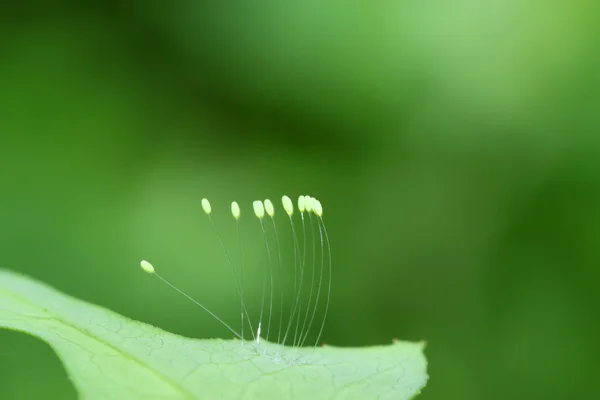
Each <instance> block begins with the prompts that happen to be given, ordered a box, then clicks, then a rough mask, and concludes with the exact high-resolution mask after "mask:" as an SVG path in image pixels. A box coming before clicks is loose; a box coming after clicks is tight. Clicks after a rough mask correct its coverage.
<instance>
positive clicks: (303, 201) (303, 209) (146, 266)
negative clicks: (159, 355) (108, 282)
mask: <svg viewBox="0 0 600 400" xmlns="http://www.w3.org/2000/svg"><path fill="white" fill-rule="evenodd" d="M201 205H202V209H203V211H204V213H205V214H206V215H207V216H208V217H209V219H210V222H211V223H212V225H213V227H214V229H215V231H216V233H217V235H218V231H217V229H216V226H215V225H214V223H213V221H212V218H211V213H212V206H211V203H210V202H209V201H208V199H206V198H204V199H202V201H201ZM281 205H282V206H283V210H284V211H285V213H286V214H287V216H288V218H289V223H290V225H289V226H290V227H291V230H292V233H293V240H294V285H293V288H292V291H293V305H292V307H291V309H290V310H289V317H288V324H287V329H286V330H285V331H284V330H283V329H282V323H283V315H281V316H280V326H279V328H280V329H279V332H278V335H277V336H278V337H277V344H286V341H287V337H288V334H289V335H291V336H290V337H292V336H293V346H292V347H301V346H303V345H304V343H305V341H306V339H307V337H308V333H309V331H310V329H311V326H312V324H313V321H314V318H315V315H316V314H317V307H318V305H319V304H318V303H319V298H320V296H321V291H322V288H323V284H324V282H323V273H324V270H325V267H324V266H325V265H327V266H328V268H327V277H328V279H327V281H328V282H327V284H326V287H327V291H326V297H325V299H326V300H325V311H324V315H323V318H322V323H321V327H320V330H319V332H318V336H317V339H316V342H315V343H314V346H316V345H317V344H318V341H319V339H320V337H321V334H322V332H323V327H324V324H325V318H326V316H327V311H328V309H329V300H330V295H331V249H330V244H329V237H328V234H327V230H326V228H325V223H324V222H323V218H322V216H323V208H322V206H321V203H320V201H319V200H317V199H315V198H314V197H310V196H299V198H298V202H297V205H296V207H297V210H298V212H299V214H300V217H301V223H302V235H303V240H302V242H303V251H301V250H300V247H301V246H300V245H299V243H300V241H299V240H298V239H297V236H296V235H297V229H296V227H295V225H294V221H293V219H292V216H293V215H294V211H295V207H294V204H293V202H292V200H291V199H290V198H289V197H288V196H283V197H282V199H281ZM252 208H253V211H254V215H255V216H256V218H258V220H259V222H260V227H261V229H262V233H263V234H264V238H265V239H264V240H265V244H266V248H267V253H268V258H269V266H268V268H266V269H265V271H267V270H268V271H269V272H268V273H269V274H270V279H267V275H266V272H265V275H264V285H263V302H262V304H261V312H260V317H259V320H258V324H257V327H256V330H254V328H253V325H252V322H251V319H250V315H249V313H248V311H247V309H246V305H245V301H244V297H243V287H240V282H239V281H238V277H237V275H236V269H235V268H234V265H233V263H232V261H231V258H230V257H229V254H228V253H227V250H226V249H225V252H226V255H227V259H228V263H229V265H230V267H231V270H232V272H233V276H234V279H235V281H236V282H235V283H236V286H237V290H238V295H239V296H240V301H241V328H242V331H241V333H238V332H237V331H236V330H235V329H233V328H232V327H231V326H230V325H229V324H227V323H226V322H225V321H223V320H222V319H221V318H220V317H218V316H217V315H216V314H214V313H213V312H212V311H210V310H209V309H208V308H207V307H205V306H204V305H203V304H202V303H200V302H198V301H197V300H195V299H194V298H192V297H191V296H189V295H188V294H186V293H185V292H183V291H182V290H180V289H179V288H177V287H176V286H175V285H173V284H172V283H170V282H169V281H167V280H166V279H165V278H163V277H162V276H161V275H159V274H158V272H157V271H156V269H155V268H154V266H153V265H152V264H151V263H150V262H148V261H146V260H143V261H141V263H140V266H141V268H142V270H143V271H145V272H147V273H149V274H152V275H154V276H156V277H157V278H159V279H160V280H161V281H163V282H164V283H165V284H167V285H168V286H170V287H171V288H173V289H175V290H176V291H177V292H179V293H180V294H181V295H183V296H185V297H186V298H188V299H189V300H191V301H192V302H194V303H195V304H196V305H198V306H200V307H201V308H202V309H203V310H204V311H205V312H207V313H208V314H210V315H211V316H212V317H213V318H215V319H216V320H217V321H218V322H220V323H221V324H222V325H223V326H225V327H226V328H227V329H228V330H229V331H230V332H232V333H233V334H234V335H235V336H236V337H237V338H238V339H241V341H242V344H243V343H244V339H245V338H244V326H245V323H247V324H248V325H249V327H250V331H251V335H252V341H251V343H252V345H254V346H256V347H258V345H259V343H260V339H261V328H262V323H263V321H262V320H263V309H264V307H265V305H264V302H265V297H266V295H265V289H266V286H267V282H269V283H270V286H269V294H270V301H269V303H270V307H269V313H268V320H269V323H268V328H269V330H270V328H271V314H272V311H273V292H274V284H273V267H272V265H271V254H270V250H269V245H268V242H267V236H266V231H265V225H264V223H263V219H264V218H265V215H267V216H268V217H269V218H270V219H271V221H273V229H274V232H275V235H276V238H277V254H278V255H279V257H280V258H279V260H280V263H281V249H280V248H279V237H278V236H277V229H276V227H275V221H274V217H275V206H274V205H273V203H272V202H271V200H269V199H266V200H264V201H261V200H256V201H254V202H253V203H252ZM231 215H232V216H233V217H234V219H235V221H236V222H239V219H240V215H241V210H240V206H239V204H238V203H237V202H235V201H234V202H232V203H231ZM305 215H307V216H308V217H307V220H308V221H309V224H306V223H305ZM313 218H314V219H315V221H314V222H313ZM315 224H316V226H317V228H318V237H319V242H320V246H319V249H320V253H319V254H320V255H321V257H320V260H321V261H320V270H319V272H318V273H319V276H318V280H317V279H316V277H315V275H316V271H317V264H319V263H318V262H315V259H316V250H315V249H316V247H315V237H317V235H316V232H315V229H314V226H315ZM307 225H308V229H310V231H309V232H312V234H313V236H312V237H313V242H312V248H313V253H314V254H313V257H312V260H313V265H312V279H311V280H310V281H309V280H308V279H307V280H306V282H303V280H304V272H305V269H306V266H307V265H306V262H307V259H308V257H307V256H306V250H307V245H306V243H307V236H306V232H307ZM237 227H238V235H239V223H238V224H237ZM219 240H220V242H221V244H222V245H223V247H224V244H223V241H222V239H221V238H220V236H219ZM240 245H241V244H240ZM308 248H309V251H310V246H308ZM325 254H327V257H325ZM240 268H241V267H240ZM238 272H243V271H238ZM317 281H318V283H317ZM242 285H243V281H242ZM303 285H310V286H309V288H310V295H309V296H308V303H307V304H305V310H301V309H302V301H306V300H305V299H302V298H301V297H302V290H303ZM315 288H316V290H314V289H315ZM313 293H314V294H315V296H313ZM313 300H314V304H312V301H313ZM311 306H312V307H311ZM281 310H283V300H281ZM311 310H312V317H310V311H311ZM301 312H302V313H304V314H305V317H304V318H303V323H302V329H301V330H300V331H299V328H300V322H301V321H300V320H301ZM245 319H246V321H244V320H245ZM294 319H295V320H296V321H295V322H296V327H295V330H294V329H291V328H292V325H293V323H294ZM282 335H283V338H282ZM266 337H267V339H268V338H269V333H268V331H267V335H266ZM282 339H283V340H282Z"/></svg>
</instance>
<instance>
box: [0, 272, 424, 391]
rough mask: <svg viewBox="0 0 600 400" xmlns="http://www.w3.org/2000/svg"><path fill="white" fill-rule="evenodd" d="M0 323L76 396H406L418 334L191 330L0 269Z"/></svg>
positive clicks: (416, 368)
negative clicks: (382, 340) (312, 335)
mask: <svg viewBox="0 0 600 400" xmlns="http://www.w3.org/2000/svg"><path fill="white" fill-rule="evenodd" d="M0 327H4V328H9V329H14V330H18V331H22V332H26V333H29V334H31V335H34V336H37V337H38V338H40V339H42V340H44V341H45V342H47V343H48V344H49V345H50V346H51V347H52V348H53V349H54V350H55V351H56V353H57V354H58V356H59V357H60V358H61V359H62V361H63V363H64V365H65V367H66V370H67V372H68V374H69V376H70V378H71V380H72V381H73V384H74V385H75V387H76V389H77V391H78V392H79V395H80V397H81V398H85V399H136V398H139V399H151V398H155V399H238V398H239V399H310V400H317V399H360V400H363V399H375V398H377V399H394V400H398V399H410V398H412V397H413V396H414V395H416V394H418V393H419V392H420V390H421V389H422V388H423V387H424V386H425V383H426V382H427V378H428V377H427V372H426V360H425V357H424V356H423V344H422V343H406V342H396V343H394V344H391V345H387V346H377V347H368V348H360V349H358V348H336V347H330V346H326V347H319V348H315V349H312V348H302V349H298V348H295V349H293V348H290V347H283V346H279V345H276V344H272V343H266V342H264V341H261V342H260V345H259V347H258V348H257V347H256V346H255V344H254V343H253V342H246V343H245V344H244V345H242V343H241V342H240V341H239V340H221V339H211V340H197V339H189V338H184V337H181V336H177V335H174V334H171V333H168V332H165V331H163V330H160V329H158V328H155V327H153V326H150V325H147V324H144V323H141V322H137V321H132V320H130V319H127V318H125V317H122V316H120V315H118V314H115V313H113V312H111V311H108V310H105V309H103V308H100V307H98V306H94V305H91V304H88V303H85V302H83V301H80V300H76V299H74V298H71V297H69V296H66V295H64V294H61V293H59V292H57V291H56V290H54V289H52V288H50V287H48V286H46V285H44V284H42V283H39V282H36V281H33V280H31V279H29V278H26V277H23V276H21V275H18V274H15V273H13V272H9V271H5V270H0Z"/></svg>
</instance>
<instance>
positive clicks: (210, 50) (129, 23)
mask: <svg viewBox="0 0 600 400" xmlns="http://www.w3.org/2000/svg"><path fill="white" fill-rule="evenodd" d="M207 3H208V2H202V1H199V0H188V1H180V2H173V3H167V2H145V1H139V0H138V1H129V2H118V1H105V2H87V3H83V2H75V1H57V2H52V5H49V4H46V3H44V2H35V1H20V2H10V1H9V2H3V3H2V5H1V6H0V23H1V25H0V26H1V27H0V32H1V34H0V190H1V192H0V235H1V236H0V260H1V261H0V263H1V267H3V268H9V269H12V270H15V271H19V272H23V273H26V274H28V275H30V276H32V277H34V278H36V279H39V280H42V281H44V282H47V283H49V284H50V285H52V286H54V287H56V288H57V289H59V290H61V291H64V292H66V293H68V294H70V295H72V296H75V297H77V298H81V299H83V300H86V301H89V302H92V303H96V304H99V305H101V306H104V307H107V308H109V309H112V310H114V311H117V312H119V313H121V314H123V315H126V316H128V317H131V318H134V319H139V320H142V321H145V322H149V323H151V324H154V325H157V326H159V327H161V328H163V329H166V330H168V331H172V332H176V333H179V334H182V335H186V336H192V337H199V338H210V337H215V336H219V337H229V336H230V335H228V333H227V331H225V330H224V329H223V328H222V327H221V326H219V325H218V324H217V323H215V322H214V321H213V320H212V319H211V318H210V316H207V315H205V314H204V313H203V312H202V311H201V310H200V309H198V308H197V307H195V306H194V305H193V304H190V303H189V302H187V301H185V299H182V298H181V297H180V296H178V295H177V294H176V293H174V292H173V291H171V290H169V289H168V288H166V287H164V286H162V285H160V284H159V283H158V282H157V281H156V280H154V279H149V278H148V276H146V275H144V274H142V273H141V271H140V270H139V268H138V263H139V260H140V259H142V258H147V259H149V260H152V261H153V263H154V264H155V265H156V266H157V267H159V268H160V269H161V272H162V273H163V275H165V276H168V277H169V279H170V280H172V281H173V282H175V283H177V284H178V285H179V286H180V287H182V288H183V289H185V290H187V291H188V292H189V293H190V294H192V295H193V296H195V297H197V298H199V299H201V300H202V301H203V302H204V303H205V304H207V305H209V306H210V307H211V308H213V309H214V310H215V311H216V312H217V313H218V314H219V315H221V316H223V318H225V319H227V320H229V321H235V318H236V317H235V316H236V315H237V312H238V311H237V310H238V309H237V304H238V303H237V297H236V293H235V290H234V289H235V287H234V286H233V285H232V280H231V275H230V271H229V270H228V269H227V268H226V264H224V255H223V252H222V251H221V249H220V248H219V247H218V242H215V236H214V233H213V231H212V230H211V229H210V225H209V224H207V222H206V219H205V216H204V215H202V212H201V209H200V198H202V197H208V198H210V199H211V201H212V203H213V208H214V209H215V219H216V222H217V223H218V224H221V225H227V223H226V222H224V221H229V220H225V218H227V215H226V214H227V213H226V211H227V207H228V204H229V202H230V201H231V200H238V201H240V202H241V203H242V204H243V205H247V206H248V205H249V204H250V201H251V200H254V199H262V198H265V197H271V198H279V197H280V196H281V195H282V194H284V193H287V194H289V195H292V196H297V195H299V194H303V193H307V194H311V195H313V196H315V197H317V198H319V199H320V200H321V202H322V203H323V206H324V208H325V218H326V222H327V224H328V229H329V233H330V235H331V241H332V245H333V257H334V271H333V272H334V275H335V280H334V289H333V294H332V302H331V308H330V316H329V319H328V323H327V326H326V330H325V332H324V336H323V340H324V341H325V342H327V343H329V344H332V345H340V346H363V345H373V344H381V343H389V342H390V341H391V340H392V338H401V339H406V340H422V339H424V340H427V341H428V347H427V356H428V360H429V373H430V376H431V379H430V381H429V384H428V386H427V388H426V390H425V391H424V393H423V395H422V397H421V398H422V399H463V400H466V399H509V398H510V399H517V398H519V399H521V398H522V399H532V398H540V399H541V398H543V399H565V398H581V399H582V398H594V397H596V395H593V393H597V392H598V388H594V387H593V386H596V385H597V384H596V382H597V379H595V378H596V374H597V372H598V368H597V367H598V355H599V354H600V353H599V350H600V349H599V345H598V340H597V339H598V337H600V325H599V323H598V307H599V305H600V300H599V296H598V294H597V289H598V280H599V278H600V273H599V272H598V271H599V270H598V264H599V261H600V252H599V250H598V249H600V138H599V137H598V129H599V128H600V102H599V100H600V92H599V90H600V76H599V74H598V71H600V51H599V50H600V46H599V44H600V40H599V38H600V25H598V23H597V21H598V15H599V11H600V7H599V6H598V5H597V4H598V3H597V2H596V1H594V0H575V1H570V2H567V1H559V0H550V1H541V0H538V1H536V0H525V1H517V0H506V1H496V2H478V1H475V0H455V1H450V2H447V1H439V0H437V1H436V0H430V1H404V2H393V1H371V2H367V1H363V2H350V3H347V2H325V1H312V0H311V1H302V2H281V1H279V2H277V1H272V2H266V1H247V2H241V1H229V2H225V1H222V2H212V4H207ZM217 210H218V212H217ZM219 213H220V214H219ZM219 216H221V217H222V218H221V219H219V218H220V217H219ZM227 234H228V233H227V229H225V236H227ZM250 242H251V241H250ZM258 243H259V244H258V245H257V247H259V248H258V249H255V250H256V255H254V254H253V252H252V251H251V250H249V253H248V255H247V256H248V257H249V258H252V257H255V256H256V257H259V253H260V251H261V250H262V248H260V242H258ZM252 284H253V283H252V279H250V281H249V285H252ZM250 290H251V289H249V291H250ZM74 397H75V392H74V390H73V388H72V386H71V384H70V383H69V381H68V379H67V376H66V374H65V371H64V369H63V368H62V366H61V363H60V361H59V360H58V358H57V357H56V356H55V355H54V353H53V352H52V351H51V350H50V348H49V347H48V346H46V345H45V344H43V343H42V342H39V341H37V340H35V339H33V338H30V337H27V336H25V335H21V334H17V333H14V332H7V331H0V398H1V399H11V400H12V399H29V398H57V399H69V398H74Z"/></svg>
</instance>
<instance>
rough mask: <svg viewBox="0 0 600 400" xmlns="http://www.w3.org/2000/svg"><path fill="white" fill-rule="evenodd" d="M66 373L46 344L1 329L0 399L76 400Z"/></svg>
mask: <svg viewBox="0 0 600 400" xmlns="http://www.w3.org/2000/svg"><path fill="white" fill-rule="evenodd" d="M76 398H77V394H76V392H75V388H74V387H73V385H72V384H71V382H70V381H69V378H68V377H67V373H66V371H65V369H64V367H63V365H62V363H61V362H60V360H59V359H58V357H57V356H56V354H55V353H54V351H53V350H52V349H51V348H50V346H48V345H47V344H46V343H44V342H42V341H41V340H38V339H36V338H34V337H32V336H29V335H26V334H23V333H20V332H12V331H8V330H4V329H0V399H3V400H21V399H23V400H25V399H61V400H63V399H64V400H69V399H76Z"/></svg>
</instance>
